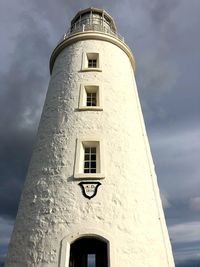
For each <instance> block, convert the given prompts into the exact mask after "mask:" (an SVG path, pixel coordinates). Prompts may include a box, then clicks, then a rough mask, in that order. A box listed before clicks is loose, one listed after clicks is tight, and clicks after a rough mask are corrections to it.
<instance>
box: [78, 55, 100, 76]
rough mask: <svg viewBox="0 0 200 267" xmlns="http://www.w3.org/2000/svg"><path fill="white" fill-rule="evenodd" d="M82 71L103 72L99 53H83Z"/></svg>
mask: <svg viewBox="0 0 200 267" xmlns="http://www.w3.org/2000/svg"><path fill="white" fill-rule="evenodd" d="M81 71H100V72H101V71H102V69H101V65H100V55H99V53H87V52H83V55H82V62H81Z"/></svg>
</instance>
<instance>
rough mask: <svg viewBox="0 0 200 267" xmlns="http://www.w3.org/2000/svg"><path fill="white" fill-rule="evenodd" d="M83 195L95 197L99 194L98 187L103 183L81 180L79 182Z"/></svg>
mask: <svg viewBox="0 0 200 267" xmlns="http://www.w3.org/2000/svg"><path fill="white" fill-rule="evenodd" d="M79 185H80V187H81V189H82V192H83V195H84V197H86V198H89V199H91V198H93V197H94V196H96V194H97V189H98V187H99V186H100V185H101V183H100V182H80V183H79Z"/></svg>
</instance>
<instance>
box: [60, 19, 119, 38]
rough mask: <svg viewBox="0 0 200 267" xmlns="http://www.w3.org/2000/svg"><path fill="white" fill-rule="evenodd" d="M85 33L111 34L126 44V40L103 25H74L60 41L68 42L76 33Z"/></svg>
mask: <svg viewBox="0 0 200 267" xmlns="http://www.w3.org/2000/svg"><path fill="white" fill-rule="evenodd" d="M85 31H96V32H103V33H106V34H109V35H112V36H114V37H116V38H118V39H119V40H121V41H122V42H124V38H123V37H122V36H121V35H120V34H118V33H116V32H114V31H112V30H111V29H110V28H109V27H106V26H105V25H101V24H80V23H79V24H76V23H75V25H73V27H72V28H71V29H70V30H69V31H68V32H67V33H65V34H64V35H63V37H62V38H61V39H60V41H59V42H58V43H60V42H62V41H64V40H66V39H67V38H68V37H70V36H71V35H72V34H75V33H79V32H85Z"/></svg>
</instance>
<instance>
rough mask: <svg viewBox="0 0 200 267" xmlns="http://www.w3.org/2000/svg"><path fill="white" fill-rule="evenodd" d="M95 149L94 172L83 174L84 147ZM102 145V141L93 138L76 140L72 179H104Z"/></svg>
mask: <svg viewBox="0 0 200 267" xmlns="http://www.w3.org/2000/svg"><path fill="white" fill-rule="evenodd" d="M90 145H91V146H95V147H96V172H95V173H84V147H87V146H90ZM103 154H104V144H103V140H102V139H100V138H95V137H86V138H78V139H77V142H76V157H75V168H74V178H75V179H95V180H98V179H104V178H105V169H104V157H103Z"/></svg>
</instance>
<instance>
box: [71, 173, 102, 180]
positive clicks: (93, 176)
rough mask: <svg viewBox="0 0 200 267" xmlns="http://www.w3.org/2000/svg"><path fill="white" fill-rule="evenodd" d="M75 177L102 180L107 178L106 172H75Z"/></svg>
mask: <svg viewBox="0 0 200 267" xmlns="http://www.w3.org/2000/svg"><path fill="white" fill-rule="evenodd" d="M74 178H75V179H88V180H94V179H95V180H100V179H104V178H105V174H104V173H75V174H74Z"/></svg>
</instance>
